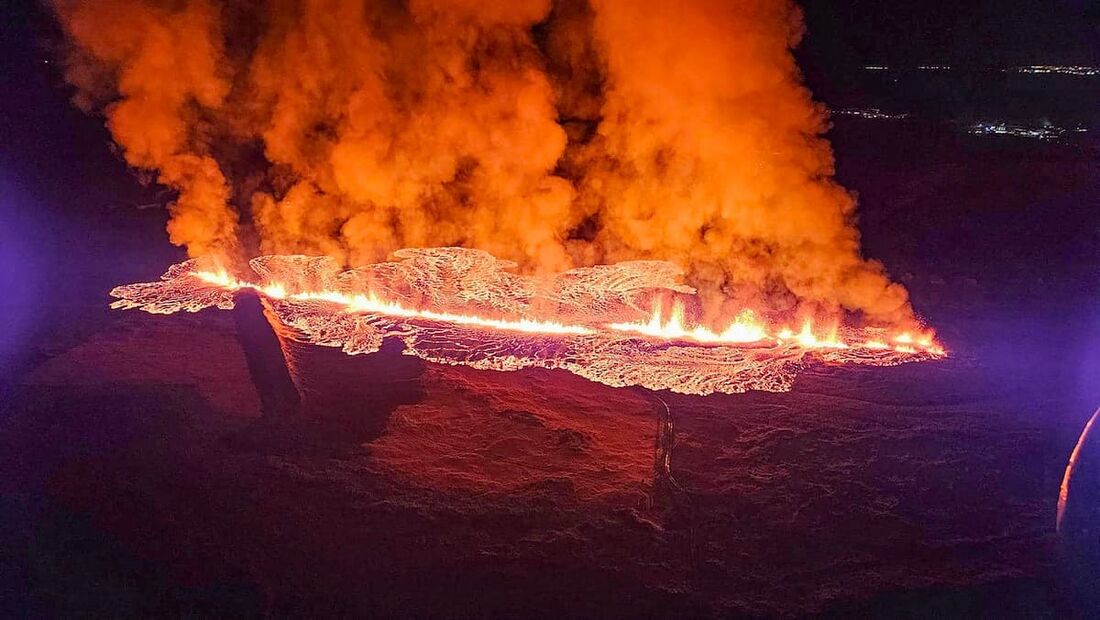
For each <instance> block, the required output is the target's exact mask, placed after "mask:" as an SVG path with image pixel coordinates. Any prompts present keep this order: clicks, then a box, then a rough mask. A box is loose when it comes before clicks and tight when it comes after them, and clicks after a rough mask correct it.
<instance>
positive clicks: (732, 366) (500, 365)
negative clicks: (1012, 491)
mask: <svg viewBox="0 0 1100 620" xmlns="http://www.w3.org/2000/svg"><path fill="white" fill-rule="evenodd" d="M396 257H397V258H399V259H401V260H400V261H398V262H385V263H377V264H374V265H369V266H366V267H360V268H357V269H351V270H347V271H341V268H340V266H339V264H338V263H337V262H336V261H335V260H333V259H331V258H327V257H306V256H266V257H261V258H257V259H253V260H252V261H251V263H250V264H251V267H252V269H253V270H254V271H255V273H256V274H257V276H258V278H259V279H258V281H256V282H249V281H244V280H240V279H237V278H235V277H233V276H230V275H229V274H228V273H226V272H224V271H210V270H203V269H202V268H201V267H200V261H197V260H191V261H187V262H185V263H182V264H179V265H176V266H174V267H172V268H171V269H170V270H169V271H168V272H167V273H166V274H165V275H164V276H163V278H162V280H161V281H160V282H153V283H146V284H132V285H128V286H120V287H118V288H116V289H115V290H113V291H112V292H111V294H112V295H114V296H115V297H117V298H119V300H118V301H116V302H114V304H113V307H115V308H140V309H142V310H145V311H147V312H151V313H155V314H169V313H173V312H178V311H188V312H196V311H198V310H202V309H204V308H209V307H217V308H221V309H230V308H232V307H233V296H234V294H235V292H236V291H239V290H240V289H244V288H249V289H255V290H257V291H259V292H260V293H261V294H262V295H263V296H264V298H265V300H266V304H267V307H268V309H269V310H270V311H271V313H272V314H273V316H274V317H275V318H276V319H277V320H278V321H279V322H280V323H282V324H283V325H285V326H287V327H290V328H291V329H292V330H294V332H295V333H296V334H297V335H298V336H299V337H300V338H301V339H302V340H304V341H306V342H310V343H313V344H317V345H323V346H333V347H340V348H342V349H343V350H344V351H345V352H346V353H349V354H362V353H374V352H376V351H378V350H379V349H380V348H381V346H382V342H383V339H385V338H388V337H392V338H399V339H401V340H402V341H403V342H404V344H405V347H406V353H407V354H410V355H415V356H418V357H420V358H423V359H425V360H428V361H433V362H439V363H445V364H461V365H467V366H472V367H474V368H481V369H491V370H498V371H502V370H519V369H522V368H528V367H542V368H560V369H564V370H568V371H569V372H572V373H575V374H577V375H580V376H582V377H585V378H587V379H590V380H592V381H598V382H600V383H604V384H607V385H611V386H616V387H622V386H631V385H640V386H643V387H646V388H649V389H652V390H671V391H673V392H680V393H684V394H711V393H714V392H724V393H737V392H744V391H746V390H768V391H784V390H787V389H790V387H791V382H792V381H793V379H794V377H795V375H796V374H797V372H798V370H799V369H800V368H801V367H802V366H803V365H804V364H806V363H807V362H809V361H811V360H817V361H821V362H825V363H834V364H835V363H846V362H851V363H860V364H873V365H883V366H888V365H895V364H900V363H903V362H908V361H917V360H927V359H933V358H937V357H941V356H942V355H943V354H944V351H943V349H942V348H941V347H940V346H939V345H938V344H936V343H935V341H934V340H933V337H932V335H931V334H930V333H927V334H918V335H914V334H911V333H896V334H890V333H887V332H886V331H885V330H882V329H872V328H867V329H852V328H840V327H833V328H832V329H829V330H827V331H822V330H819V329H815V327H814V325H813V323H812V322H811V321H810V320H806V321H804V322H803V323H802V326H801V329H800V330H799V331H798V332H795V331H792V330H791V329H790V328H789V327H782V328H780V329H778V330H776V329H774V328H773V327H771V326H770V325H768V324H766V323H764V322H761V321H760V320H759V319H757V318H756V316H755V314H754V313H753V312H752V311H751V310H745V311H744V312H742V313H740V314H739V315H737V317H736V318H735V319H734V320H733V322H731V323H730V324H729V325H728V326H727V327H725V328H724V329H721V330H719V331H713V330H711V329H708V328H707V327H704V326H701V325H690V322H689V320H688V319H686V318H685V299H686V300H687V301H691V296H692V295H693V294H694V291H693V290H692V289H690V288H688V287H685V286H683V285H681V284H678V282H677V277H678V275H679V273H678V270H677V269H676V268H675V266H673V265H671V264H668V263H662V262H658V261H635V262H626V263H619V264H617V265H608V266H598V267H588V268H578V269H573V270H570V271H566V272H564V273H561V274H558V275H556V276H554V277H549V278H547V277H541V278H540V277H532V276H520V275H516V274H513V273H510V272H508V271H506V269H507V268H509V267H513V266H514V265H513V264H512V263H508V262H507V261H501V260H498V259H496V258H494V257H492V256H491V255H489V254H487V253H485V252H481V251H477V250H468V249H461V248H433V249H406V250H401V251H399V252H397V253H396ZM669 304H670V305H671V308H672V310H671V313H670V315H669V317H668V319H663V318H662V307H663V306H664V305H669ZM647 308H651V310H647Z"/></svg>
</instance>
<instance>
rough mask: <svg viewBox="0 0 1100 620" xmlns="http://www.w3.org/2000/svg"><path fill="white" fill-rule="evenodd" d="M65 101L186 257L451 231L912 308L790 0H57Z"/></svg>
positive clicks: (459, 241) (720, 296)
mask: <svg viewBox="0 0 1100 620" xmlns="http://www.w3.org/2000/svg"><path fill="white" fill-rule="evenodd" d="M53 6H54V8H55V11H56V14H57V15H58V17H59V20H60V21H61V23H62V25H63V27H64V29H65V32H66V34H67V35H68V40H69V42H70V46H69V55H68V64H67V67H68V77H69V79H70V81H71V82H72V83H73V84H74V85H75V86H76V87H77V95H76V100H77V103H78V104H80V105H82V106H83V107H84V108H85V109H87V110H90V111H100V112H102V113H103V114H104V115H105V116H106V118H107V123H108V126H109V127H110V129H111V131H112V134H113V136H114V138H115V139H116V140H117V142H118V143H119V145H120V146H121V147H122V149H123V152H124V154H125V157H126V159H127V161H128V162H129V163H130V164H132V165H133V166H135V167H138V168H143V169H149V170H154V171H156V172H157V174H158V175H159V180H160V181H161V182H162V183H165V184H167V185H170V186H172V187H174V188H176V189H177V190H178V191H179V199H178V200H177V202H176V203H175V204H174V206H173V207H172V217H171V221H170V223H169V227H168V230H169V235H170V238H171V240H172V242H173V243H176V244H179V245H183V246H186V247H187V249H188V252H189V253H190V254H191V255H193V256H199V255H209V254H220V255H222V256H226V257H236V258H241V257H248V256H250V255H255V254H257V253H266V254H270V253H305V254H323V255H328V256H332V257H334V258H336V259H337V260H339V261H342V262H344V263H346V264H366V263H370V262H376V261H379V260H382V259H384V258H385V257H386V256H388V255H389V254H390V252H392V251H393V250H396V249H400V248H403V247H427V246H449V245H459V246H466V247H473V248H478V249H483V250H486V251H488V252H490V253H492V254H494V255H497V256H500V257H502V258H507V259H511V260H514V261H516V262H518V263H519V264H520V265H521V267H522V268H523V269H525V270H527V271H529V272H553V271H558V270H561V269H564V268H568V267H570V266H578V265H592V264H597V263H605V262H613V261H621V260H628V259H660V260H669V261H673V262H677V263H679V264H681V265H683V266H684V267H685V268H686V269H687V274H688V275H687V279H688V282H689V283H690V284H692V285H694V286H696V287H698V288H699V289H700V291H701V292H702V293H703V295H702V298H703V299H704V300H706V303H705V305H706V308H705V310H706V311H708V312H710V313H712V314H715V315H717V314H719V313H721V314H725V315H727V316H728V312H729V311H730V309H731V308H730V306H735V307H744V306H750V307H754V308H756V309H757V310H761V311H763V312H765V313H767V312H777V313H789V314H795V313H814V314H819V315H820V314H836V313H838V312H840V311H842V310H847V311H855V312H860V313H863V314H864V315H865V316H867V317H868V318H870V319H871V320H873V321H880V322H890V323H896V324H900V323H910V322H912V321H913V315H912V311H911V309H910V307H909V304H908V301H907V295H906V292H905V290H904V289H903V288H902V287H901V286H899V285H897V284H894V283H891V282H890V280H889V279H888V277H887V276H886V274H885V271H884V269H883V268H882V266H881V265H880V264H879V263H877V262H874V261H869V260H866V259H864V258H863V257H862V256H861V253H860V248H859V234H858V230H857V228H856V226H855V223H854V209H855V204H854V201H853V198H852V197H851V195H850V194H848V193H847V192H846V191H845V190H844V189H843V188H841V187H840V186H838V185H837V184H836V183H835V182H834V181H833V180H832V173H833V160H832V153H831V150H830V147H829V145H828V143H827V142H826V141H825V140H824V139H823V138H822V137H821V134H822V132H823V131H824V129H825V127H826V122H827V119H826V117H825V112H824V110H823V108H822V106H820V105H818V104H816V103H814V101H813V100H812V97H811V95H810V93H809V92H808V91H807V90H806V89H805V88H804V87H803V86H802V84H801V79H800V75H799V72H798V69H797V66H796V65H795V62H794V59H793V56H792V55H791V49H792V48H793V47H794V46H795V45H797V43H798V40H799V38H800V36H801V33H802V22H801V14H800V12H799V10H798V9H797V7H796V6H794V5H793V4H792V3H789V2H784V1H780V0H770V1H766V0H750V1H746V2H722V1H702V0H699V1H694V2H677V1H673V0H631V1H629V2H627V1H625V0H557V1H555V2H550V1H549V0H514V1H509V2H480V1H477V0H407V1H401V0H387V1H382V0H377V1H363V2H346V1H342V0H97V1H95V2H86V1H80V0H53Z"/></svg>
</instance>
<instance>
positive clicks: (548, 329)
mask: <svg viewBox="0 0 1100 620" xmlns="http://www.w3.org/2000/svg"><path fill="white" fill-rule="evenodd" d="M193 275H194V276H195V277H197V278H199V279H200V280H203V281H205V282H209V283H211V284H216V285H218V286H220V287H222V288H225V289H228V290H239V289H242V288H250V289H253V290H256V291H259V292H260V293H263V294H264V295H267V296H268V297H272V298H274V299H294V300H297V301H327V302H329V303H334V304H337V305H339V306H343V307H344V309H345V310H346V311H348V312H363V313H372V314H384V315H386V316H396V317H403V318H410V319H424V320H427V321H439V322H441V323H454V324H456V325H470V326H474V327H488V328H491V329H502V330H505V331H514V332H526V333H531V334H576V335H583V334H594V333H595V330H592V329H589V328H587V327H582V326H580V325H566V324H564V323H558V322H556V321H536V320H532V319H517V320H509V319H491V318H485V317H480V316H475V315H471V314H455V313H451V312H433V311H431V310H414V309H412V308H406V307H405V306H402V305H401V304H399V303H396V302H392V301H384V300H381V299H379V298H378V297H377V296H376V295H374V294H373V293H368V294H365V295H364V294H349V293H342V292H340V291H307V292H302V293H287V291H286V287H285V286H283V285H281V284H271V285H260V284H252V283H250V282H242V281H240V280H237V279H236V278H234V277H232V276H230V275H229V274H228V273H226V272H224V271H222V272H212V271H197V272H195V273H194V274H193Z"/></svg>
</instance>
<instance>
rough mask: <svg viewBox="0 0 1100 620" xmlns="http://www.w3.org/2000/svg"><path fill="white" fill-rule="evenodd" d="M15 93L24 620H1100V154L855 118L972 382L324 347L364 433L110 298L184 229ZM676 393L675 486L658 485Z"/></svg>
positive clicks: (190, 334) (8, 488) (214, 327)
mask: <svg viewBox="0 0 1100 620" xmlns="http://www.w3.org/2000/svg"><path fill="white" fill-rule="evenodd" d="M28 54H29V56H28V57H27V58H23V59H19V58H17V59H14V60H12V59H8V61H9V62H24V61H26V62H30V61H32V60H33V54H32V52H30V51H29V52H28ZM6 75H22V76H23V78H21V82H20V84H19V92H21V93H24V96H26V97H28V99H27V101H35V102H40V101H46V103H35V104H34V105H30V104H27V105H21V104H19V102H18V101H16V103H14V104H12V105H11V106H10V114H7V115H6V116H5V117H4V120H3V123H4V124H3V126H2V129H3V131H4V135H3V136H2V137H3V138H4V140H3V143H4V144H5V149H4V150H3V152H2V153H0V155H2V156H0V218H3V224H4V225H3V226H2V227H0V235H2V238H0V284H2V285H3V289H4V291H5V292H4V295H3V296H0V319H2V326H3V328H2V330H0V398H2V402H0V471H3V472H4V473H3V476H2V478H0V521H2V527H0V549H2V550H3V552H2V553H0V562H2V563H0V584H3V585H2V586H0V588H3V590H0V609H5V610H27V611H28V612H29V613H30V615H36V616H38V615H41V616H54V615H77V614H79V615H119V614H126V615H152V614H156V615H162V614H181V613H209V614H213V613H218V614H223V615H224V614H227V613H240V614H246V615H247V614H261V613H274V614H279V615H292V614H294V615H297V614H303V613H308V614H311V615H318V614H332V613H340V614H350V613H355V614H363V615H414V614H426V613H433V614H440V615H468V614H478V615H483V614H494V615H504V614H509V615H519V614H524V615H534V616H552V615H560V614H561V613H563V612H569V613H570V614H573V615H576V614H588V615H596V614H600V615H612V616H641V615H658V614H660V615H666V614H669V613H673V612H679V613H686V614H691V615H727V614H730V613H741V614H750V615H776V614H779V615H793V614H808V613H824V614H831V615H837V616H849V615H852V614H856V615H865V614H881V615H887V614H888V615H899V614H910V615H914V616H927V615H930V614H938V615H941V616H942V615H987V616H996V617H1004V616H1028V617H1036V616H1038V617H1043V616H1064V615H1066V614H1069V613H1076V614H1079V615H1086V614H1088V613H1089V612H1090V611H1091V612H1095V611H1096V609H1097V608H1095V607H1092V608H1090V607H1089V606H1090V605H1095V604H1096V600H1095V599H1091V600H1090V599H1088V598H1087V596H1086V595H1087V592H1086V593H1085V594H1082V590H1085V589H1087V588H1088V587H1089V586H1088V585H1087V584H1085V583H1084V581H1085V580H1086V579H1088V578H1089V574H1088V572H1087V570H1088V569H1087V565H1086V564H1082V563H1080V562H1078V563H1073V564H1071V563H1067V562H1066V561H1064V558H1065V556H1066V555H1067V550H1066V545H1064V544H1062V543H1061V542H1060V538H1059V537H1058V536H1056V535H1055V532H1054V514H1055V503H1056V501H1057V496H1058V489H1059V484H1060V481H1061V477H1062V473H1063V468H1064V467H1065V463H1066V459H1067V457H1068V455H1069V453H1070V451H1071V450H1072V448H1073V445H1074V442H1075V441H1076V439H1077V436H1078V433H1079V432H1080V430H1081V428H1082V426H1083V425H1084V423H1085V420H1086V419H1087V418H1088V417H1089V415H1090V414H1091V412H1092V410H1093V408H1094V407H1095V406H1096V405H1097V404H1098V403H1100V381H1097V380H1096V377H1097V376H1098V373H1100V305H1098V303H1100V302H1098V297H1097V294H1096V293H1097V285H1098V284H1100V282H1098V274H1100V252H1098V249H1100V239H1098V230H1100V167H1098V166H1097V145H1096V143H1095V141H1094V140H1093V141H1091V142H1090V141H1089V140H1080V141H1077V142H1075V143H1072V144H1052V143H1040V142H1027V141H1025V142H1020V141H1011V140H1010V141H995V140H991V139H989V138H978V137H971V136H966V135H961V134H959V133H958V132H956V131H954V130H953V129H952V128H950V127H945V126H943V125H941V124H937V123H932V122H928V123H925V122H922V121H919V120H908V121H905V122H901V123H874V122H870V121H863V120H856V119H842V120H838V121H837V127H836V128H835V129H834V131H833V132H832V134H831V137H832V139H833V140H834V143H835V145H836V147H837V152H838V160H839V164H838V166H839V176H840V178H841V180H842V181H843V182H844V183H845V184H846V185H847V186H848V187H850V188H852V189H853V190H855V191H857V192H859V194H860V196H861V205H862V207H861V218H862V219H861V229H862V230H863V232H864V236H865V239H864V242H865V249H866V252H867V254H868V255H869V256H874V257H876V258H879V259H881V260H883V261H884V262H885V263H886V265H887V266H888V267H889V269H890V271H891V273H893V274H894V275H895V276H896V277H897V278H898V279H900V280H901V281H903V282H904V283H905V284H906V285H907V286H908V287H909V289H910V292H911V293H912V296H913V298H914V301H915V305H916V306H917V308H918V310H919V311H920V312H922V313H923V314H924V315H925V316H927V317H928V318H929V320H930V322H931V323H932V324H933V325H935V326H937V327H938V328H939V329H940V333H941V336H942V339H943V341H944V342H945V343H946V344H947V346H948V347H949V349H951V351H952V353H953V355H952V357H951V358H950V359H949V360H946V361H943V362H938V363H927V364H916V365H908V366H902V367H897V368H825V367H821V368H816V369H813V370H812V371H811V372H807V373H806V374H804V375H802V376H801V377H800V378H799V379H798V381H797V383H796V384H795V388H794V390H793V391H792V392H790V393H786V394H763V393H753V394H745V395H737V396H717V397H709V398H693V397H685V396H677V395H669V394H652V393H647V392H645V391H643V390H634V389H629V390H617V389H612V388H608V387H605V386H601V385H597V384H593V383H589V382H587V381H584V380H582V379H579V378H577V377H574V376H571V375H568V374H564V373H555V372H527V371H525V372H521V373H510V374H505V373H491V372H479V371H475V370H471V369H466V368H451V367H440V366H433V365H426V366H423V367H422V368H409V367H407V366H401V364H400V363H401V362H403V361H405V360H404V358H398V357H395V356H393V355H392V352H390V353H387V354H382V355H380V356H376V359H375V360H374V361H373V362H365V361H363V360H362V359H359V360H354V361H348V360H347V359H346V358H341V357H340V355H339V354H337V353H336V352H334V351H329V350H318V352H316V353H315V354H311V355H313V357H312V358H311V359H309V360H306V361H305V363H307V364H311V365H312V366H310V368H312V369H314V370H313V372H315V373H316V374H315V377H316V379H315V380H316V381H324V380H326V378H327V379H331V377H330V376H329V373H327V372H326V369H340V368H343V366H341V365H342V364H367V365H368V366H369V365H370V364H374V366H373V367H371V368H372V370H371V371H370V372H364V373H362V377H363V378H362V381H363V383H362V384H360V385H356V386H355V389H356V390H358V392H357V393H358V394H359V396H356V398H363V399H364V401H365V402H368V403H369V407H367V408H368V409H370V411H369V412H366V413H365V415H367V416H369V417H370V418H371V419H372V420H379V421H381V424H380V425H379V427H378V428H370V429H367V428H354V427H353V428H346V427H333V426H330V425H324V424H320V425H319V424H311V423H305V422H297V423H295V422H283V423H272V422H268V421H265V420H262V419H260V417H259V414H260V404H259V398H258V396H257V394H256V392H255V390H254V388H253V387H252V384H251V382H250V378H249V373H248V368H247V366H246V363H245V357H244V353H243V352H242V349H241V346H240V345H239V343H238V341H237V338H236V327H235V324H234V321H233V317H232V315H230V314H229V313H217V312H212V311H207V312H203V313H200V314H198V315H188V316H172V317H154V316H149V315H144V314H137V313H122V312H112V311H109V310H108V309H107V308H106V305H107V303H108V301H109V299H108V297H107V291H108V290H109V289H110V288H111V287H112V286H114V285H115V284H117V283H120V282H129V281H137V280H149V279H152V278H155V277H156V276H158V275H159V274H160V273H161V271H162V270H163V268H164V267H165V266H167V265H168V264H169V263H170V262H173V261H174V260H176V259H177V258H178V257H179V255H178V254H177V253H176V252H175V251H174V250H172V249H170V248H168V247H167V245H166V243H165V242H164V241H163V238H164V235H163V232H162V228H163V218H164V212H163V211H162V210H160V209H157V208H150V209H138V208H137V207H138V206H140V205H145V204H158V201H161V200H162V199H163V197H161V196H157V195H156V192H155V191H154V189H152V188H142V187H140V186H138V185H137V184H136V183H135V182H134V181H133V180H132V177H130V176H129V175H128V173H126V172H125V170H124V169H123V167H122V165H121V164H119V163H118V162H116V161H115V160H113V159H111V158H110V157H108V156H107V155H106V154H105V152H104V147H103V144H105V143H106V136H105V135H104V134H102V133H101V132H97V131H96V130H92V129H88V121H86V120H84V119H82V118H81V117H80V116H79V115H78V113H76V112H71V111H69V110H68V109H67V108H66V107H65V102H64V101H63V99H61V98H58V97H57V96H56V94H54V95H50V96H47V93H51V92H53V90H52V89H53V87H54V86H53V85H52V84H50V83H49V82H48V81H47V79H46V78H45V77H43V76H45V75H47V74H45V73H43V74H33V75H32V76H31V77H30V78H28V77H27V75H26V73H25V72H24V73H22V74H17V73H0V79H3V77H4V76H6ZM34 75H39V76H40V77H39V78H34V77H33V76H34ZM35 79H38V81H35ZM7 86H11V85H10V84H9V85H7ZM36 92H37V93H38V95H35V94H34V93H36ZM28 93H29V94H28ZM49 97H53V98H52V99H50V98H49ZM93 124H94V123H93ZM74 127H77V128H80V131H82V132H85V133H84V134H81V135H82V136H83V137H77V138H75V139H74V138H73V137H72V136H73V131H74V129H73V128H74ZM664 403H667V405H668V407H669V411H670V412H671V420H672V423H673V425H674V429H675V432H674V438H675V439H674V442H673V444H672V447H671V474H672V479H669V478H668V476H667V474H666V473H665V472H664V471H663V469H661V468H659V467H655V456H656V454H657V452H658V447H659V444H660V442H659V440H660V439H662V437H663V436H662V435H661V433H660V428H661V424H662V421H663V416H662V413H663V412H664ZM1098 439H1100V438H1095V437H1094V441H1095V440H1098ZM664 442H665V443H664V444H661V445H664V447H665V448H667V447H668V443H667V437H664ZM1097 452H1100V448H1097V447H1096V446H1093V447H1092V448H1091V454H1093V455H1097ZM1092 458H1093V461H1092V462H1093V463H1094V465H1093V466H1094V467H1095V463H1096V462H1097V461H1096V458H1100V455H1098V456H1093V457H1092ZM1092 497H1095V495H1093V496H1092ZM1072 499H1073V496H1072V495H1071V501H1072ZM1078 525H1080V524H1078ZM1092 532H1093V533H1092V534H1086V536H1091V538H1086V539H1085V540H1086V541H1088V542H1087V544H1091V545H1096V537H1095V529H1093V530H1092ZM1070 540H1071V544H1070V549H1069V552H1074V551H1075V550H1080V549H1081V548H1083V547H1082V545H1083V544H1085V543H1082V542H1081V539H1080V538H1071V539H1070ZM1094 559H1095V558H1094ZM1086 560H1087V558H1086ZM1093 568H1096V567H1095V566H1094V567H1093ZM1093 587H1095V583H1094V584H1093Z"/></svg>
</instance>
